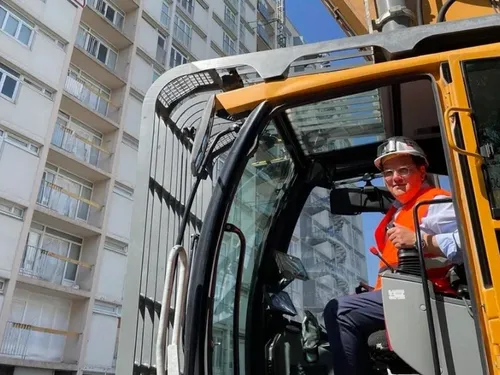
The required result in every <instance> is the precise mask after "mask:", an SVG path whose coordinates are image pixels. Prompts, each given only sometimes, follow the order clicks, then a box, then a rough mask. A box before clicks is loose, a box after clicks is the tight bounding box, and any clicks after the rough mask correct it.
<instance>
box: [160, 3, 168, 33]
mask: <svg viewBox="0 0 500 375" xmlns="http://www.w3.org/2000/svg"><path fill="white" fill-rule="evenodd" d="M168 13H169V8H168V4H167V3H166V2H165V1H164V2H163V3H162V5H161V16H160V22H161V24H162V25H163V26H165V27H168V24H169V21H170V16H169V15H168Z"/></svg>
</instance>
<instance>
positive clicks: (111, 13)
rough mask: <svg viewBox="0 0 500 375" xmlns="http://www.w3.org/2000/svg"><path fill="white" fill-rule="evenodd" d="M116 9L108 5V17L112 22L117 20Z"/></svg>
mask: <svg viewBox="0 0 500 375" xmlns="http://www.w3.org/2000/svg"><path fill="white" fill-rule="evenodd" d="M115 13H116V12H115V10H114V9H113V8H110V7H108V9H107V10H106V18H107V19H108V20H110V21H111V22H114V20H115Z"/></svg>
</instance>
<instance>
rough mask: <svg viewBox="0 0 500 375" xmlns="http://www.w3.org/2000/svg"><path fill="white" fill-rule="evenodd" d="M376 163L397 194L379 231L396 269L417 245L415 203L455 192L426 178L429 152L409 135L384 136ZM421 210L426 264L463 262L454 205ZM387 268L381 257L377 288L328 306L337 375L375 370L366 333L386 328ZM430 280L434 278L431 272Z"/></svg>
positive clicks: (377, 237) (326, 315)
mask: <svg viewBox="0 0 500 375" xmlns="http://www.w3.org/2000/svg"><path fill="white" fill-rule="evenodd" d="M375 166H376V167H377V168H378V169H379V170H380V171H381V173H382V176H383V179H384V183H385V186H386V187H387V188H388V190H389V191H390V193H391V194H392V195H393V196H394V198H395V201H394V204H393V206H392V207H391V209H390V210H389V211H388V212H387V214H386V215H385V217H384V218H383V219H382V220H381V222H380V224H379V225H378V227H377V229H376V230H375V241H376V244H377V247H378V250H379V251H380V253H381V254H382V256H383V257H384V259H385V260H386V261H387V262H388V263H389V264H390V265H391V266H392V267H393V268H395V267H397V263H398V250H399V249H401V248H414V247H415V246H416V235H415V230H414V221H413V208H414V207H415V205H416V204H417V203H418V202H420V201H422V200H432V199H440V198H447V197H450V193H449V192H448V191H445V190H442V189H439V188H435V187H431V186H429V185H428V184H427V183H426V182H425V181H426V177H427V175H426V174H427V167H428V161H427V156H426V155H425V153H424V152H423V150H422V149H421V148H420V147H419V146H418V145H417V143H416V142H415V141H413V140H411V139H409V138H406V137H393V138H389V139H387V140H385V141H384V142H383V143H382V144H381V145H380V146H379V147H378V149H377V158H376V159H375ZM418 212H419V223H420V231H421V233H422V244H421V245H422V249H423V251H424V252H425V253H426V254H427V255H426V261H427V262H428V264H426V267H427V269H429V268H431V267H432V268H438V269H439V268H440V267H441V268H443V269H444V268H446V269H447V267H449V264H450V263H451V262H453V263H461V262H462V259H461V256H462V255H461V252H460V250H459V247H460V242H459V238H458V229H457V221H456V216H455V210H454V208H453V204H452V203H441V204H434V205H430V206H428V205H426V206H421V208H419V210H418ZM387 269H388V267H387V266H386V265H385V263H383V262H382V261H381V262H380V267H379V276H378V278H377V283H376V285H375V288H374V290H373V291H370V292H366V293H361V294H355V295H349V296H343V297H340V298H337V299H333V300H331V301H330V302H329V303H328V304H327V305H326V307H325V311H324V320H325V325H326V330H327V332H328V340H329V342H330V350H331V352H332V354H333V364H334V373H335V375H356V374H363V375H365V374H369V373H370V371H371V369H370V367H369V366H370V361H369V355H368V347H367V338H368V337H369V336H370V334H372V333H374V332H376V331H379V330H383V329H384V328H385V325H384V310H383V306H382V294H381V291H380V288H381V278H380V273H382V272H384V271H385V270H387ZM429 279H430V280H431V281H432V277H431V275H430V274H429Z"/></svg>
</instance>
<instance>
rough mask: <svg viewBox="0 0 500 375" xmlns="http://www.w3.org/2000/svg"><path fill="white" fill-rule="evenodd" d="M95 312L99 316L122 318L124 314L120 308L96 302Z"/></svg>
mask: <svg viewBox="0 0 500 375" xmlns="http://www.w3.org/2000/svg"><path fill="white" fill-rule="evenodd" d="M93 311H94V312H96V313H98V314H105V315H112V316H120V315H121V313H122V309H121V307H120V306H118V305H115V304H112V303H108V302H104V301H97V300H96V301H95V303H94V308H93Z"/></svg>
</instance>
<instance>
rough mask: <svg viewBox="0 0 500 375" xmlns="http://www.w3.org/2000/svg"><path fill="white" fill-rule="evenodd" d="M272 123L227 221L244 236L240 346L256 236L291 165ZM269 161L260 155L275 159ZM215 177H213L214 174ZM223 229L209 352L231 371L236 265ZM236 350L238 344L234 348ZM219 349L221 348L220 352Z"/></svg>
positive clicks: (235, 244)
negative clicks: (211, 345) (272, 161)
mask: <svg viewBox="0 0 500 375" xmlns="http://www.w3.org/2000/svg"><path fill="white" fill-rule="evenodd" d="M273 134H276V128H275V125H274V124H273V123H271V124H269V125H268V126H267V128H266V130H265V131H264V134H263V135H262V137H261V139H260V141H259V146H258V148H257V151H256V153H255V155H254V157H252V158H251V159H250V160H249V162H248V164H247V166H246V168H245V171H244V173H243V176H242V178H241V181H240V183H239V185H238V189H237V192H236V195H235V198H234V201H233V204H232V207H231V211H230V213H229V218H228V222H229V223H232V224H234V225H236V226H238V227H239V228H240V229H241V230H242V232H243V234H244V236H245V238H246V242H247V243H246V245H247V247H246V249H245V260H244V270H243V275H242V290H241V291H240V292H241V295H240V317H239V325H240V332H239V336H240V348H242V347H244V345H245V335H246V327H245V326H246V320H245V318H246V316H247V308H248V293H249V292H248V291H249V290H251V288H252V283H253V279H254V272H255V271H256V270H257V268H258V264H257V263H256V261H257V260H258V259H260V251H261V248H260V247H261V244H262V239H263V238H265V236H266V234H265V233H266V231H267V229H268V228H269V223H270V219H271V215H272V212H273V211H274V209H275V207H276V204H277V203H278V201H279V200H280V199H281V197H282V195H283V191H285V190H286V185H287V184H288V182H289V180H290V178H291V176H292V174H293V172H294V167H293V164H292V161H291V160H290V157H289V154H288V153H287V152H286V150H285V149H284V148H283V147H281V143H280V140H279V139H278V138H277V137H275V136H273ZM276 159H278V160H279V161H278V162H274V163H272V164H271V163H262V162H263V161H270V160H276ZM216 178H217V177H215V179H216ZM233 237H234V236H232V235H229V234H226V236H225V237H224V243H225V244H226V245H223V247H222V248H221V254H220V256H219V259H218V262H217V279H216V284H215V290H216V293H215V296H214V307H213V308H214V316H213V332H214V337H212V340H213V341H214V343H215V344H216V347H217V346H219V348H217V349H216V350H215V351H214V352H213V353H212V355H213V363H214V371H216V372H217V373H218V374H228V375H229V374H232V373H233V372H232V368H233V362H232V360H233V357H232V349H233V348H232V330H233V307H234V295H235V280H236V267H237V262H238V259H239V241H238V239H237V238H233ZM240 350H241V349H240ZM221 352H222V353H221ZM240 358H241V363H240V369H244V368H245V365H244V361H245V358H244V352H243V351H242V352H241V354H240Z"/></svg>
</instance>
